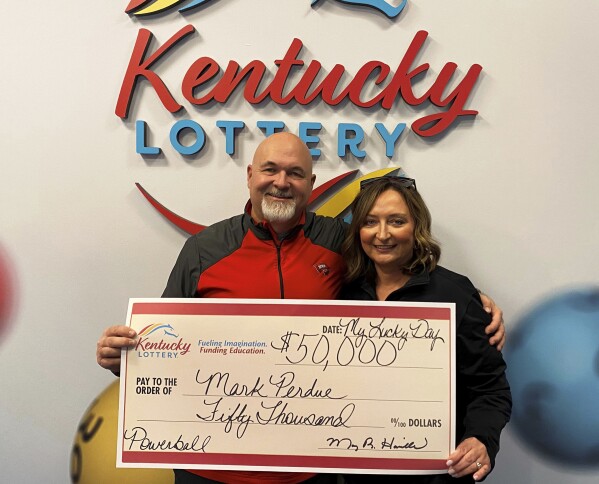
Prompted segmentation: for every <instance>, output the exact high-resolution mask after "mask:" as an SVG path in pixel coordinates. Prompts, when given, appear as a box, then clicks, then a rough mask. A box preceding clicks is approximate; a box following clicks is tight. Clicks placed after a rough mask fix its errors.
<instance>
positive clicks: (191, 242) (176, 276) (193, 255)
mask: <svg viewBox="0 0 599 484" xmlns="http://www.w3.org/2000/svg"><path fill="white" fill-rule="evenodd" d="M201 270H202V267H201V261H200V248H199V244H198V238H197V237H190V238H189V239H187V241H186V242H185V245H184V246H183V249H181V252H180V253H179V257H178V258H177V262H175V266H174V267H173V270H172V271H171V274H170V276H169V278H168V282H167V283H166V288H165V289H164V292H163V293H162V297H195V295H196V289H197V287H198V281H199V279H200V273H201Z"/></svg>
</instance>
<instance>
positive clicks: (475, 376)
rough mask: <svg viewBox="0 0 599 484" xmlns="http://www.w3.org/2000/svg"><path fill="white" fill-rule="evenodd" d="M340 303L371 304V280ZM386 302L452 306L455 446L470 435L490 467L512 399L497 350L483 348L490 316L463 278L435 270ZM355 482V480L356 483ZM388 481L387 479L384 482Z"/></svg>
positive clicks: (347, 291)
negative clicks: (484, 450)
mask: <svg viewBox="0 0 599 484" xmlns="http://www.w3.org/2000/svg"><path fill="white" fill-rule="evenodd" d="M340 298H341V299H348V300H366V301H375V300H376V299H377V298H376V292H375V287H374V283H373V282H369V281H366V280H359V281H356V282H354V283H353V284H351V285H349V286H347V287H345V288H344V289H343V290H342V292H341V296H340ZM387 301H418V302H447V303H455V304H456V336H457V338H456V360H457V361H456V363H457V364H456V371H457V373H456V438H457V442H456V445H457V444H458V443H459V442H461V441H462V440H464V439H466V438H468V437H476V438H477V439H478V440H480V441H481V442H482V443H483V444H484V445H485V446H486V447H487V452H488V454H489V457H490V459H491V465H492V466H494V465H495V456H496V455H497V452H498V451H499V435H500V433H501V430H502V429H503V427H504V426H505V424H506V423H507V422H508V421H509V418H510V414H511V408H512V399H511V393H510V387H509V385H508V382H507V379H506V377H505V362H504V361H503V357H502V355H501V352H499V351H497V349H496V348H495V347H493V346H491V345H490V344H489V340H488V336H487V335H486V334H485V332H484V329H485V326H486V325H487V324H488V323H489V321H490V316H489V315H488V314H487V313H486V312H485V311H484V309H483V307H482V303H481V300H480V296H479V293H478V291H477V290H476V288H475V287H474V286H473V285H472V283H471V282H470V280H469V279H468V278H467V277H464V276H462V275H460V274H456V273H455V272H452V271H449V270H447V269H445V268H443V267H440V266H437V268H436V269H435V270H433V271H432V272H430V273H428V272H426V271H425V270H423V271H421V272H420V273H419V274H416V275H414V276H412V277H411V278H410V280H409V281H408V282H407V283H406V285H405V286H403V287H402V288H400V289H398V290H396V291H394V292H392V293H391V294H390V295H389V296H388V297H387ZM347 478H348V480H349V481H350V482H383V481H385V480H387V479H391V477H390V476H389V477H386V478H385V476H374V475H370V476H368V477H367V478H366V476H364V479H366V480H360V479H359V476H353V477H352V476H347ZM356 478H358V479H356ZM392 479H393V482H414V483H415V482H418V483H425V482H426V483H441V482H453V483H455V482H460V481H462V479H464V480H465V481H467V482H473V480H472V477H471V476H467V477H465V478H462V479H457V480H456V479H454V478H452V477H450V476H449V475H440V476H403V477H400V476H395V477H393V478H392ZM389 482H391V481H389Z"/></svg>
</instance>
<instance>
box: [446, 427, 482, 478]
mask: <svg viewBox="0 0 599 484" xmlns="http://www.w3.org/2000/svg"><path fill="white" fill-rule="evenodd" d="M447 466H448V467H449V475H450V476H451V477H462V476H467V475H468V474H474V475H473V476H472V478H473V479H474V480H475V481H480V480H481V479H483V478H484V477H485V476H486V475H487V474H488V473H489V472H491V459H489V454H488V453H487V448H486V447H485V446H484V445H483V443H482V442H481V441H480V440H478V439H477V438H476V437H470V438H468V439H465V440H463V441H462V442H460V445H458V446H457V448H456V450H454V451H453V452H452V453H451V454H450V456H449V459H448V461H447Z"/></svg>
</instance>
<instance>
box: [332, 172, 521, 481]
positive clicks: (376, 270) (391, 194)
mask: <svg viewBox="0 0 599 484" xmlns="http://www.w3.org/2000/svg"><path fill="white" fill-rule="evenodd" d="M352 215H353V219H352V223H351V226H350V230H349V232H348V235H347V237H346V239H345V242H344V246H343V249H344V254H345V257H346V262H347V266H348V269H347V286H346V287H345V289H344V290H343V292H342V295H341V298H342V299H353V300H372V301H422V302H453V303H455V304H456V335H457V339H456V359H457V369H456V437H457V442H456V444H457V447H456V450H455V451H454V452H453V453H452V454H451V455H450V456H449V457H448V461H447V466H448V474H442V475H426V476H414V475H410V476H397V475H396V476H378V475H368V476H359V475H346V476H345V479H346V481H347V482H348V483H349V484H354V483H380V482H406V483H408V482H409V483H430V484H432V483H435V484H436V483H445V482H461V481H462V480H463V481H464V482H468V481H469V482H472V480H473V479H474V480H475V481H479V480H481V479H483V478H484V477H485V476H486V475H487V474H488V473H489V472H490V471H491V470H492V468H493V466H494V463H495V456H496V454H497V452H498V450H499V435H500V433H501V429H502V428H503V427H504V426H505V424H506V423H507V421H508V420H509V417H510V413H511V395H510V389H509V385H508V383H507V380H506V378H505V363H504V361H503V358H502V356H501V353H500V352H499V351H497V350H496V349H495V348H493V347H492V346H490V345H489V344H488V342H487V338H486V337H485V334H484V327H485V325H486V324H487V323H488V320H489V316H488V314H487V313H486V312H485V311H484V310H483V307H482V304H481V300H480V296H479V293H478V291H477V290H476V289H475V288H474V286H473V285H472V283H471V282H470V281H469V280H468V279H467V278H466V277H464V276H461V275H459V274H456V273H454V272H451V271H449V270H447V269H445V268H443V267H441V266H439V265H437V262H438V261H439V258H440V256H441V249H440V247H439V245H438V244H437V243H436V241H435V240H434V238H433V237H432V235H431V216H430V212H429V211H428V208H427V207H426V205H425V203H424V201H423V199H422V197H421V196H420V194H419V193H418V191H417V190H416V182H415V181H414V180H412V179H410V178H403V177H382V178H377V179H371V180H366V181H365V182H363V183H362V185H361V191H360V193H359V194H358V196H357V197H356V199H355V200H354V202H353V205H352ZM482 322H484V323H485V324H481V323H482ZM455 478H462V479H457V480H456V479H455Z"/></svg>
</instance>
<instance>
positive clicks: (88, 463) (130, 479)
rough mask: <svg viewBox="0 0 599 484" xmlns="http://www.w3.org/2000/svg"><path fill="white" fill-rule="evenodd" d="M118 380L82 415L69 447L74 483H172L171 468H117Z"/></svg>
mask: <svg viewBox="0 0 599 484" xmlns="http://www.w3.org/2000/svg"><path fill="white" fill-rule="evenodd" d="M118 411H119V381H118V380H117V381H115V382H114V383H111V384H110V385H109V386H108V387H107V388H106V389H105V390H104V391H103V392H102V393H100V395H99V396H98V398H96V399H95V400H94V401H93V402H92V403H91V405H90V406H89V407H88V409H87V410H86V411H85V414H84V415H83V417H82V418H81V421H80V422H79V425H78V427H77V434H76V435H75V440H74V441H73V448H72V450H71V482H72V483H74V484H104V483H106V484H112V483H118V484H173V482H174V481H175V477H174V474H173V471H172V470H170V469H123V468H117V467H116V434H117V430H118V428H117V427H118Z"/></svg>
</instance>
